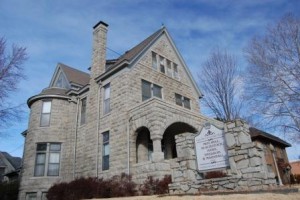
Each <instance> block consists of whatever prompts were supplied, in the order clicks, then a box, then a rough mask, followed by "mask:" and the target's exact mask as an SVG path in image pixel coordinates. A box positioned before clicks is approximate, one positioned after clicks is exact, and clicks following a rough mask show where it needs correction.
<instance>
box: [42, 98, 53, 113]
mask: <svg viewBox="0 0 300 200" xmlns="http://www.w3.org/2000/svg"><path fill="white" fill-rule="evenodd" d="M50 111H51V101H44V102H43V110H42V113H50Z"/></svg>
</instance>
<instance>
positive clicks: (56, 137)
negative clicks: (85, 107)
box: [20, 99, 76, 199]
mask: <svg viewBox="0 0 300 200" xmlns="http://www.w3.org/2000/svg"><path fill="white" fill-rule="evenodd" d="M75 110H76V105H75V104H74V103H72V102H69V101H67V100H64V99H52V105H51V119H50V126H48V127H40V116H41V111H42V100H38V101H36V102H34V103H33V104H32V105H31V112H30V119H31V120H30V122H29V127H28V131H27V136H26V140H25V149H24V157H23V160H24V161H23V168H22V174H21V185H20V199H25V194H26V192H37V191H47V190H48V188H49V187H50V186H51V185H52V184H54V183H55V182H59V181H61V180H65V181H70V180H72V179H73V169H74V168H73V167H74V165H73V162H74V149H73V147H74V145H73V144H74V135H73V134H74V126H75V121H74V120H75V116H73V115H71V116H72V117H70V113H75ZM43 142H46V143H47V142H60V143H61V157H60V162H61V164H60V171H59V176H55V177H49V176H46V175H45V176H42V177H35V176H34V166H35V158H36V145H37V143H43Z"/></svg>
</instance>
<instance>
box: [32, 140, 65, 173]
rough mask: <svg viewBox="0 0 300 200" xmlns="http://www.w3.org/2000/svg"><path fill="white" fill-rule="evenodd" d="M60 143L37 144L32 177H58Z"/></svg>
mask: <svg viewBox="0 0 300 200" xmlns="http://www.w3.org/2000/svg"><path fill="white" fill-rule="evenodd" d="M60 151H61V144H60V143H38V144H37V146H36V159H35V168H34V176H44V175H45V174H46V172H47V176H58V175H59V165H60Z"/></svg>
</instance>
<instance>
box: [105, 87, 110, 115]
mask: <svg viewBox="0 0 300 200" xmlns="http://www.w3.org/2000/svg"><path fill="white" fill-rule="evenodd" d="M109 112H110V84H109V83H108V84H106V85H105V86H104V114H107V113H109Z"/></svg>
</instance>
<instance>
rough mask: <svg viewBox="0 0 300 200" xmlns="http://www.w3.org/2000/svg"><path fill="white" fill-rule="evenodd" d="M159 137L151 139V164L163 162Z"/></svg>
mask: <svg viewBox="0 0 300 200" xmlns="http://www.w3.org/2000/svg"><path fill="white" fill-rule="evenodd" d="M161 139H162V138H161V137H159V136H156V137H152V142H153V153H152V160H153V162H160V161H163V160H164V153H163V152H162V151H161Z"/></svg>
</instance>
